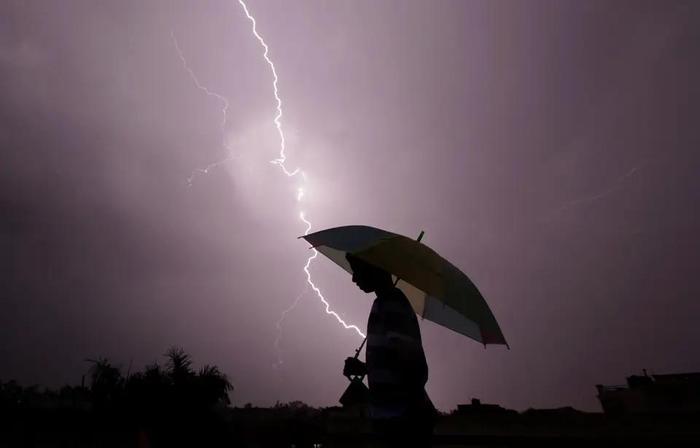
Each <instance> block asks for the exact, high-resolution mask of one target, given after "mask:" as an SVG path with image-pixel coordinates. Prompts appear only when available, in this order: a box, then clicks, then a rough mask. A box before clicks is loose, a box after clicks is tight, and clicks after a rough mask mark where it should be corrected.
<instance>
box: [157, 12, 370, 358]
mask: <svg viewBox="0 0 700 448" xmlns="http://www.w3.org/2000/svg"><path fill="white" fill-rule="evenodd" d="M238 3H239V4H240V6H241V8H242V9H243V12H244V13H245V15H246V17H247V18H248V20H250V22H251V24H252V31H253V35H254V36H255V38H256V39H257V40H258V42H259V43H260V45H261V46H262V47H263V58H264V59H265V62H267V64H268V65H269V67H270V70H271V71H272V78H273V81H272V90H273V93H274V97H275V101H276V111H277V113H276V115H275V117H274V119H273V123H274V125H275V128H276V129H277V134H278V135H279V140H280V151H279V156H278V157H277V158H276V159H273V160H271V161H270V163H272V164H273V165H276V166H278V167H280V169H281V170H282V172H283V173H284V174H285V175H286V176H287V177H297V176H300V177H301V179H302V184H301V186H299V187H297V189H296V201H297V202H298V203H301V202H302V200H303V199H304V196H305V194H306V190H305V188H304V186H305V183H306V180H307V176H306V173H305V172H304V171H302V170H301V169H300V168H295V169H294V170H290V169H289V168H287V166H286V161H287V155H286V148H287V141H286V139H285V137H284V131H283V129H282V99H281V98H280V95H279V88H278V81H279V77H278V76H277V70H276V68H275V64H274V63H273V62H272V60H271V59H270V56H269V52H270V49H269V47H268V46H267V43H265V40H264V39H263V38H262V36H261V35H260V34H259V33H258V30H257V23H256V22H255V18H254V17H253V16H252V15H251V14H250V11H249V10H248V6H247V5H246V4H245V2H244V1H243V0H238ZM171 38H172V41H173V45H174V47H175V50H176V51H177V54H178V57H179V58H180V61H181V62H182V66H183V68H184V69H185V71H186V72H187V73H188V75H189V77H190V79H191V80H192V82H193V83H194V85H195V87H196V88H197V89H199V90H201V91H202V92H204V93H205V94H206V95H207V96H210V97H213V98H215V99H217V100H218V101H219V102H220V103H221V106H222V107H221V114H222V120H221V132H222V135H223V146H224V148H226V149H227V150H228V152H229V153H230V154H231V155H229V156H228V157H226V158H224V159H222V160H220V161H218V162H213V163H210V164H209V165H207V166H205V167H204V168H197V169H195V170H193V171H192V174H191V175H190V176H189V178H188V179H187V185H188V186H192V183H193V182H194V180H195V178H196V177H197V176H199V175H205V174H208V173H209V171H210V170H212V169H214V168H216V167H218V166H221V165H223V164H225V163H227V162H229V161H230V160H232V159H234V158H235V156H234V155H233V154H232V152H233V151H232V150H231V148H230V147H229V146H228V144H227V142H226V138H225V132H226V125H227V122H228V108H229V101H228V99H227V98H226V97H225V96H223V95H221V94H219V93H216V92H214V91H212V90H210V89H209V88H208V87H206V86H205V85H203V84H202V83H201V82H200V81H199V79H198V77H197V75H196V74H195V72H194V70H193V69H192V68H191V67H190V65H189V64H188V62H187V59H186V58H185V55H184V53H183V52H182V49H181V48H180V45H179V43H178V41H177V38H176V37H175V33H174V32H173V33H171ZM299 220H300V221H301V222H302V223H304V225H305V226H306V228H305V230H304V235H308V234H309V232H310V231H311V228H312V225H311V221H309V220H308V219H307V218H306V215H305V213H304V212H303V211H300V212H299ZM317 256H318V251H317V250H316V249H313V252H312V254H311V256H309V257H308V258H307V260H306V263H305V264H304V268H303V271H304V274H305V275H306V282H307V284H308V286H307V288H308V287H310V288H311V290H312V291H313V292H314V294H315V295H316V297H318V299H319V300H320V301H321V303H322V304H323V306H324V309H325V312H326V314H328V315H330V316H332V317H334V318H335V319H336V320H337V321H338V323H340V324H341V325H342V326H343V328H345V329H346V330H353V331H355V332H356V333H357V334H358V335H359V336H360V337H362V338H364V337H365V334H364V333H363V332H362V330H360V329H359V328H358V327H357V326H356V325H349V324H348V323H346V322H345V321H344V320H343V318H342V317H340V315H339V314H338V313H336V312H335V311H333V310H331V306H330V303H328V300H326V298H325V297H324V295H323V293H322V292H321V289H320V288H319V287H318V286H316V284H315V283H314V282H313V279H312V277H311V271H310V267H311V262H312V261H313V260H314V259H316V257H317ZM307 292H308V289H305V290H304V291H302V293H301V294H299V295H298V296H297V297H296V299H295V300H294V302H293V303H292V305H291V306H290V307H289V308H287V309H286V310H284V311H283V312H282V315H281V317H280V319H279V320H278V321H277V323H276V325H275V327H276V328H277V331H278V334H277V338H276V340H275V343H274V345H275V350H276V351H277V354H278V356H277V358H278V361H277V363H276V364H274V366H275V367H279V366H280V365H281V364H282V358H281V355H280V347H279V343H280V338H281V334H282V322H283V321H284V319H285V318H286V316H287V314H289V313H290V312H291V311H292V310H293V309H294V308H296V306H297V305H298V304H299V302H300V301H301V298H302V297H303V296H304V295H305V294H306V293H307Z"/></svg>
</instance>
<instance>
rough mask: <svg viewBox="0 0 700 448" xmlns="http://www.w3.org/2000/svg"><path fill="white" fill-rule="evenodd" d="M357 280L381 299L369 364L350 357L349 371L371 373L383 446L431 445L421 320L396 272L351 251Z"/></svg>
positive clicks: (372, 319)
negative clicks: (394, 276)
mask: <svg viewBox="0 0 700 448" xmlns="http://www.w3.org/2000/svg"><path fill="white" fill-rule="evenodd" d="M346 258H347V260H348V262H349V263H350V267H351V268H352V271H353V275H352V281H353V282H354V283H355V284H357V286H358V287H359V288H360V289H361V290H362V291H364V292H366V293H371V292H374V293H376V295H377V298H376V299H375V301H374V304H373V305H372V311H371V312H370V315H369V321H368V323H367V351H366V355H365V360H366V363H363V362H362V361H360V360H358V359H357V358H347V359H346V360H345V368H344V370H343V374H345V375H346V376H348V375H360V376H362V375H364V374H365V373H366V374H367V382H368V385H369V416H370V419H371V422H372V432H373V433H374V434H373V435H374V437H375V439H376V441H377V442H379V444H380V445H379V446H412V447H420V446H430V439H431V436H432V431H433V423H434V417H435V408H434V407H433V404H432V403H431V401H430V399H429V398H428V395H427V394H426V392H425V383H426V381H427V380H428V364H427V363H426V361H425V353H424V352H423V345H422V341H421V335H420V327H419V326H418V319H417V318H416V314H415V312H414V311H413V308H411V304H410V303H409V302H408V299H407V298H406V296H405V295H404V294H403V292H401V290H400V289H398V288H396V287H395V286H394V283H393V282H392V278H391V275H390V274H389V273H388V272H386V271H384V270H382V269H380V268H377V267H375V266H373V265H371V264H369V263H367V262H365V261H363V260H361V259H359V258H357V257H355V256H353V255H351V254H348V255H347V256H346Z"/></svg>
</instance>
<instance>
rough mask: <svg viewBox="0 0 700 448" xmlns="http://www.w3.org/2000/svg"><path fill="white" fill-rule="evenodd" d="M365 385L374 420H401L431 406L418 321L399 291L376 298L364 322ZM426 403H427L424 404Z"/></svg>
mask: <svg viewBox="0 0 700 448" xmlns="http://www.w3.org/2000/svg"><path fill="white" fill-rule="evenodd" d="M366 364H367V382H368V383H369V402H370V415H371V416H372V417H373V418H391V417H402V416H405V415H407V414H409V413H415V412H421V411H423V410H425V408H426V407H427V406H430V408H431V409H432V404H429V405H428V403H430V400H429V399H428V397H427V395H426V394H425V390H424V387H425V383H426V381H427V380H428V365H427V363H426V361H425V354H424V352H423V345H422V341H421V336H420V327H419V326H418V319H417V318H416V314H415V312H414V311H413V308H411V304H410V303H409V302H408V299H407V298H406V296H405V295H404V294H403V292H401V290H399V289H398V288H393V289H391V290H389V291H386V292H383V293H382V294H381V295H378V296H377V298H376V299H375V301H374V304H373V305H372V311H371V312H370V315H369V322H368V323H367V353H366ZM426 402H427V403H426Z"/></svg>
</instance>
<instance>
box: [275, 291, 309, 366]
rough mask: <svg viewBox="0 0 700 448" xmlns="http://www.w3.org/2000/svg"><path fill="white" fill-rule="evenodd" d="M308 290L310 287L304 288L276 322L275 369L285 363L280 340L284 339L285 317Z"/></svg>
mask: <svg viewBox="0 0 700 448" xmlns="http://www.w3.org/2000/svg"><path fill="white" fill-rule="evenodd" d="M307 291H308V287H307V288H304V290H303V291H302V292H301V293H299V295H298V296H297V298H296V299H294V302H292V305H291V306H290V307H289V308H287V309H286V310H284V311H282V315H281V316H280V318H279V320H278V321H277V323H276V324H275V328H277V337H276V338H275V343H274V346H275V352H277V362H276V363H274V364H273V365H272V367H274V368H275V369H277V368H279V367H280V366H281V365H282V364H283V363H284V362H283V361H282V350H280V340H281V339H282V322H284V319H285V318H286V317H287V314H289V313H290V312H291V311H292V310H293V309H294V308H296V307H297V305H298V304H299V301H300V300H301V298H302V297H304V294H306V292H307Z"/></svg>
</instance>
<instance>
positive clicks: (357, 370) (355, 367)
mask: <svg viewBox="0 0 700 448" xmlns="http://www.w3.org/2000/svg"><path fill="white" fill-rule="evenodd" d="M366 374H367V366H366V365H365V363H364V362H362V361H360V360H359V359H357V358H346V359H345V367H344V368H343V375H345V376H347V377H348V378H349V377H351V376H364V375H366Z"/></svg>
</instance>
